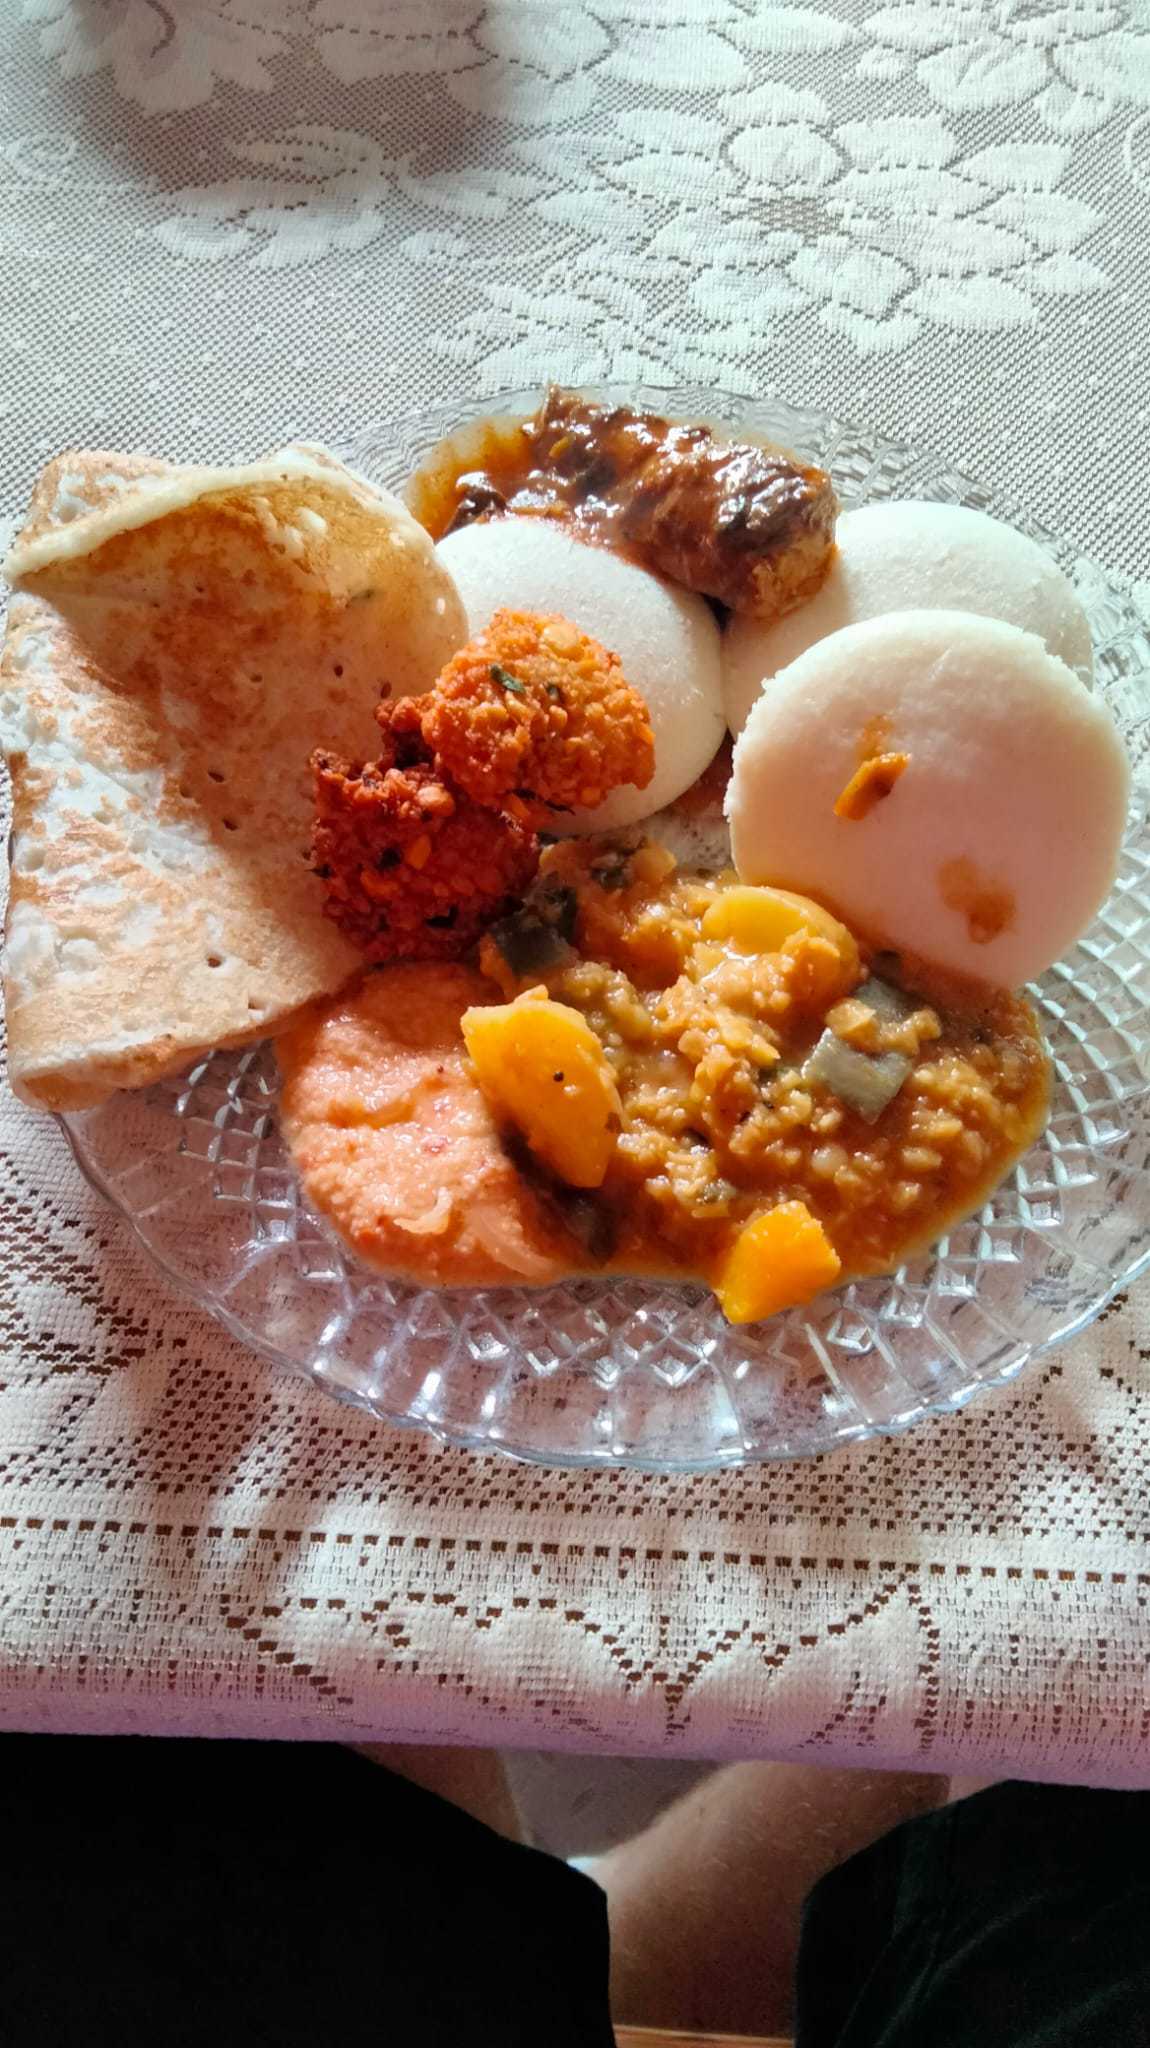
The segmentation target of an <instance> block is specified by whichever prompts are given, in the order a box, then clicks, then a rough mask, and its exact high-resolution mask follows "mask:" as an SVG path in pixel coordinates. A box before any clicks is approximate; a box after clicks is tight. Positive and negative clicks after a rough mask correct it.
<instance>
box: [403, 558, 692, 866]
mask: <svg viewBox="0 0 1150 2048" xmlns="http://www.w3.org/2000/svg"><path fill="white" fill-rule="evenodd" d="M437 553H438V555H439V558H440V560H441V561H442V563H443V564H444V566H445V568H446V569H448V570H449V571H450V574H451V576H452V577H453V578H454V581H455V585H456V588H457V590H458V591H459V594H460V596H461V598H462V599H463V604H464V608H465V610H466V612H467V617H468V623H469V627H470V631H471V634H472V636H474V635H475V634H476V633H481V632H482V631H483V629H484V627H485V626H486V625H487V623H488V621H489V619H490V618H491V615H492V613H493V612H495V611H498V609H499V607H500V605H511V606H512V607H514V608H515V609H516V610H519V611H529V612H559V613H560V614H561V615H562V616H563V617H564V618H565V619H570V621H571V623H572V625H573V626H578V628H579V630H580V632H581V633H590V634H591V635H592V636H593V637H594V638H595V639H596V640H598V641H599V642H600V643H601V644H602V646H604V647H606V648H608V649H610V650H611V652H613V653H615V654H617V655H618V657H619V659H620V661H621V662H622V664H623V673H624V675H625V676H626V678H627V680H628V682H629V683H632V684H633V685H634V687H635V689H637V690H638V691H639V692H640V693H641V695H642V696H643V698H644V700H645V702H646V705H647V709H648V711H649V713H650V716H651V729H652V731H653V733H654V735H655V773H654V775H653V777H652V779H651V781H650V782H649V783H648V784H647V787H646V789H635V788H633V787H632V786H631V785H629V784H628V785H625V786H624V787H622V788H620V789H617V790H614V791H613V792H612V794H611V795H610V796H609V797H608V798H607V800H606V802H605V803H602V804H597V805H596V807H595V809H594V810H591V811H579V812H577V813H576V814H575V816H574V817H573V818H571V819H569V820H568V821H567V823H566V826H565V829H566V830H567V831H569V832H605V831H614V830H615V829H617V828H618V827H619V826H622V825H632V824H635V823H636V822H637V821H638V820H639V819H640V818H649V817H650V816H651V814H652V812H653V811H658V810H661V809H662V808H663V806H664V804H669V803H672V802H673V801H674V799H675V798H676V797H677V796H681V795H682V793H683V791H684V790H685V789H689V788H690V786H691V784H692V782H694V781H695V780H696V778H697V777H698V776H700V775H701V774H702V772H703V770H704V768H706V767H707V765H708V763H709V762H710V761H712V760H713V759H714V756H715V754H716V752H717V751H718V748H719V746H720V744H721V742H722V739H723V736H724V733H725V730H726V728H725V725H724V722H723V704H722V693H721V690H720V686H719V629H718V627H717V625H716V624H715V619H714V615H713V613H712V612H711V609H710V607H709V606H708V605H707V604H705V603H704V601H703V599H702V598H701V597H695V596H694V595H693V594H692V593H691V592H690V591H686V590H678V589H676V587H675V585H674V584H672V583H667V582H665V581H664V580H663V578H662V577H660V576H652V575H651V574H650V573H649V572H648V571H647V570H646V569H639V568H637V567H636V566H635V565H634V563H632V562H625V561H623V560H622V559H621V558H620V557H619V556H618V555H613V554H611V553H610V552H609V551H608V550H607V549H606V548H598V547H591V546H589V545H587V544H586V543H584V542H582V541H577V540H573V539H572V537H571V535H570V534H568V533H564V532H562V531H561V530H560V529H559V528H557V527H555V526H552V525H549V524H547V523H546V522H545V521H544V520H542V519H533V518H505V519H493V520H489V521H481V522H479V523H477V524H476V525H474V526H464V527H461V528H460V531H459V532H458V533H452V534H448V536H447V538H446V540H441V541H440V543H439V547H438V550H437Z"/></svg>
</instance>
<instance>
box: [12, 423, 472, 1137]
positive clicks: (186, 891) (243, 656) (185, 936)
mask: <svg viewBox="0 0 1150 2048" xmlns="http://www.w3.org/2000/svg"><path fill="white" fill-rule="evenodd" d="M5 574H6V575H7V577H8V579H9V581H10V582H11V583H12V584H13V585H14V587H15V594H14V596H13V600H12V605H11V609H10V613H9V621H8V633H7V639H6V642H5V646H4V653H3V658H2V660H0V742H2V744H3V747H4V750H5V752H6V753H7V756H8V760H9V766H10V769H11V774H12V784H13V831H12V846H11V858H12V875H11V893H10V899H9V908H8V932H7V952H6V960H5V992H6V999H7V1012H8V1045H9V1064H10V1073H11V1078H12V1083H13V1086H14V1087H15V1089H16V1091H17V1093H19V1094H20V1095H22V1096H24V1097H25V1098H26V1099H27V1100H29V1101H33V1102H37V1103H40V1104H42V1105H44V1106H46V1107H48V1108H51V1109H64V1108H82V1107H85V1106H88V1105H90V1104H92V1103H95V1102H98V1101H101V1100H102V1099H103V1098H104V1097H105V1096H107V1095H108V1094H110V1093H111V1091H112V1090H113V1089H115V1088H120V1087H135V1086H142V1085H144V1084H146V1083H147V1082H150V1081H152V1080H155V1079H157V1078H158V1077H160V1076H161V1075H163V1074H165V1073H170V1072H175V1071H178V1069H179V1068H180V1067H181V1066H183V1065H185V1064H186V1063H187V1061H188V1060H189V1059H191V1058H192V1057H193V1056H194V1055H195V1054H196V1053H198V1052H200V1051H203V1050H206V1049H207V1048H209V1047H211V1046H213V1045H220V1044H239V1043H241V1042H243V1041H244V1040H245V1039H250V1038H255V1037H262V1036H264V1035H266V1034H267V1033H268V1032H269V1031H271V1030H273V1029H274V1028H275V1027H277V1026H278V1025H279V1024H281V1023H282V1022H283V1020H284V1019H285V1018H286V1017H287V1016H289V1015H290V1014H291V1013H292V1012H294V1011H295V1010H296V1009H297V1008H298V1007H299V1006H300V1004H302V1003H304V1002H307V1001H308V1000H309V999H311V998H312V997H314V996H317V995H321V994H325V993H328V992H330V991H332V990H334V989H336V988H338V987H339V986H340V985H341V983H342V982H344V981H345V980H346V979H347V977H348V975H349V974H350V973H351V972H352V971H353V970H354V969H355V967H356V966H357V964H358V961H357V956H356V955H355V954H354V953H353V952H352V950H351V948H350V947H349V945H348V944H347V942H346V941H345V940H344V938H343V937H342V936H341V935H340V933H338V932H337V931H336V930H335V928H334V927H333V926H332V925H331V924H330V923H329V922H327V921H326V920H325V918H324V917H323V914H322V907H321V905H322V895H321V888H320V884H319V882H318V881H317V879H316V877H315V876H314V875H313V874H312V873H311V871H310V868H309V865H308V842H309V834H310V824H311V812H312V788H311V777H310V773H309V770H308V756H309V753H310V752H311V749H312V748H313V747H315V746H326V747H331V748H333V749H335V750H336V751H337V752H339V753H342V754H348V755H351V756H353V757H355V756H359V757H361V758H362V757H364V756H366V755H370V754H371V753H372V752H373V751H374V750H375V744H376V741H377V738H378V734H377V730H376V727H375V724H374V721H373V718H372V711H373V707H374V706H375V704H376V703H377V701H378V699H379V696H380V693H381V690H385V689H390V691H391V692H392V693H393V694H394V695H402V694H406V693H408V692H411V691H415V690H423V689H426V688H428V687H430V685H431V683H432V682H433V680H434V678H435V676H436V674H437V673H438V671H439V669H440V668H441V667H442V666H443V664H444V662H446V661H447V660H448V659H449V658H450V656H451V655H452V654H453V653H454V652H455V651H456V649H457V648H458V647H459V646H460V645H461V644H462V642H463V641H464V640H465V639H466V636H467V624H466V618H465V615H464V612H463V607H462V604H461V603H460V600H459V597H458V594H457V592H456V590H455V586H454V584H453V583H452V581H451V578H450V576H449V574H448V572H447V571H446V570H445V569H444V568H443V567H442V565H441V564H440V563H439V562H438V560H437V558H436V556H435V552H434V549H433V548H432V545H431V542H430V541H429V539H428V537H427V535H426V534H425V533H424V532H423V530H422V529H421V528H420V527H419V526H417V525H416V523H415V521H414V520H413V519H412V518H411V516H410V514H409V513H408V512H407V511H406V510H405V508H404V507H403V506H402V505H401V504H400V503H399V501H398V500H397V499H395V498H392V497H390V496H389V495H388V494H386V493H381V492H378V491H376V490H374V489H373V488H372V487H371V486H370V485H369V484H367V483H365V482H364V481H363V480H362V479H360V478H359V477H357V476H356V475H354V474H353V473H352V472H351V471H350V470H347V469H345V468H343V466H342V465H341V464H339V463H337V462H335V460H334V459H333V458H332V457H330V456H327V455H325V454H324V453H323V452H322V451H320V450H303V449H287V450H285V451H283V452H282V453H280V454H278V455H276V456H273V457H270V458H269V459H268V460H267V461H264V462H260V463H256V464H252V465H249V466H248V467H246V468H240V469H233V470H218V469H217V470H210V469H190V468H188V469H177V468H171V467H169V466H166V465H164V464H162V463H156V462H152V461H149V460H147V459H145V458H141V457H127V456H123V455H112V454H103V453H100V452H92V451H83V452H78V453H70V454H67V455H64V456H61V457H59V458H58V459H57V460H56V461H54V462H53V463H51V464H50V465H49V467H48V468H47V470H46V471H45V472H44V475H43V476H42V478H41V479H40V482H39V484H38V486H37V489H36V492H35V495H34V498H33V501H32V505H31V508H30V512H29V518H28V522H27V524H26V526H25V528H24V531H23V533H22V534H21V536H20V538H19V540H18V541H17V542H16V545H15V547H14V548H13V550H12V553H11V554H10V556H9V558H8V561H7V563H6V564H5Z"/></svg>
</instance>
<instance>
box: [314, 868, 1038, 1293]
mask: <svg viewBox="0 0 1150 2048" xmlns="http://www.w3.org/2000/svg"><path fill="white" fill-rule="evenodd" d="M479 970H481V971H477V969H476V968H474V967H468V966H463V965H460V964H449V965H444V964H443V963H441V962H432V963H427V964H419V963H414V962H409V963H403V964H400V965H398V966H394V965H393V966H388V967H384V968H383V969H381V970H380V971H378V972H375V973H369V974H367V975H366V977H365V978H364V980H363V981H362V983H361V984H360V985H359V986H358V987H353V988H352V989H350V990H349V991H347V992H345V993H344V994H343V995H342V996H340V997H338V998H336V999H335V1000H334V1001H332V1002H329V1003H327V1004H324V1005H317V1006H315V1007H314V1008H313V1010H311V1011H309V1012H307V1013H305V1014H304V1016H303V1017H302V1018H301V1019H300V1020H299V1022H298V1023H297V1024H296V1025H295V1026H294V1027H293V1028H292V1029H291V1030H290V1031H288V1032H287V1033H286V1034H285V1035H284V1036H283V1037H282V1038H281V1040H280V1041H279V1046H278V1052H279V1059H280V1065H281V1068H282V1070H283V1074H284V1095H283V1104H282V1113H283V1125H284V1131H285V1136H286V1137H287V1141H288V1144H289V1147H290V1149H291V1151H292V1153H293V1156H294V1158H295V1160H296V1164H297V1166H298V1168H299V1171H300V1175H301V1178H302V1180H303V1183H304V1186H305V1188H306V1189H307V1191H308V1194H309V1196H310V1198H311V1199H312V1200H313V1201H314V1202H315V1203H316V1204H317V1206H318V1207H319V1208H320V1209H322V1210H323V1211H324V1212H325V1213H326V1214H327V1215H328V1216H329V1217H330V1218H331V1219H332V1221H333V1222H334V1223H335V1224H336V1226H337V1228H338V1229H339V1230H340V1231H341V1234H342V1235H344V1236H345V1237H346V1238H347V1239H348V1240H349V1241H350V1242H351V1243H352V1244H353V1245H354V1247H355V1249H356V1251H357V1252H358V1253H359V1255H360V1256H361V1257H363V1258H365V1259H367V1260H368V1261H369V1262H370V1263H372V1264H376V1265H379V1266H382V1267H383V1268H384V1269H385V1270H388V1271H390V1272H392V1273H394V1274H397V1275H402V1276H404V1277H407V1278H409V1279H413V1280H423V1281H430V1282H432V1283H433V1284H437V1285H441V1286H451V1285H471V1286H474V1285H492V1284H500V1283H501V1282H512V1283H520V1284H522V1283H523V1282H526V1283H527V1284H535V1285H539V1284H543V1283H545V1282H547V1281H551V1280H555V1279H559V1278H561V1277H562V1276H563V1275H564V1274H565V1273H570V1272H588V1271H597V1272H603V1273H611V1272H615V1273H636V1272H640V1273H655V1274H660V1275H667V1276H674V1277H678V1278H685V1277H699V1278H703V1279H706V1280H708V1281H709V1282H710V1283H711V1284H712V1285H713V1286H714V1287H715V1290H716V1292H717V1294H718V1296H719V1299H720V1301H721V1303H722V1305H723V1307H724V1310H725V1312H726V1313H727V1314H728V1316H730V1317H731V1319H732V1320H733V1321H738V1322H743V1321H754V1320H757V1319H758V1318H760V1317H762V1316H765V1315H769V1314H772V1313H774V1311H775V1310H776V1309H779V1308H784V1307H787V1306H789V1305H790V1304H791V1303H792V1302H797V1301H804V1300H808V1299H810V1297H811V1296H812V1295H813V1294H815V1293H817V1292H819V1291H820V1290H821V1289H823V1288H825V1287H828V1286H831V1285H833V1284H834V1283H835V1282H836V1281H837V1280H838V1279H840V1278H848V1277H850V1276H851V1275H862V1274H866V1273H875V1272H883V1271H888V1270H891V1269H893V1268H894V1267H895V1266H897V1265H898V1264H899V1263H900V1261H901V1260H902V1259H903V1258H904V1257H905V1256H907V1255H908V1254H909V1253H910V1252H912V1251H915V1250H917V1249H919V1248H921V1247H925V1246H926V1245H928V1244H929V1243H931V1242H932V1241H933V1240H934V1239H936V1238H938V1237H939V1236H941V1235H942V1234H943V1232H944V1231H945V1230H946V1228H947V1227H948V1225H949V1224H951V1223H952V1222H954V1221H956V1220H957V1219H958V1218H959V1217H961V1216H963V1215H966V1214H968V1213H969V1212H970V1211H972V1210H973V1209H975V1208H977V1207H978V1206H979V1204H980V1203H981V1201H982V1200H983V1199H984V1198H985V1196H986V1195H987V1193H988V1192H989V1191H990V1189H991V1188H993V1187H994V1186H995V1185H996V1183H997V1182H998V1181H999V1180H1000V1179H1001V1178H1002V1177H1003V1175H1004V1174H1005V1173H1006V1172H1007V1171H1008V1170H1009V1167H1010V1166H1011V1164H1012V1163H1013V1161H1014V1159H1015V1158H1016V1157H1017V1156H1018V1155H1019V1154H1020V1153H1021V1152H1022V1151H1023V1150H1024V1149H1025V1147H1026V1146H1027V1145H1028V1144H1029V1143H1030V1142H1031V1140H1032V1139H1033V1138H1034V1136H1035V1135H1036V1134H1037V1132H1038V1131H1039V1129H1040V1128H1041V1125H1042V1123H1043V1121H1044V1118H1045V1114H1046V1107H1047V1098H1048V1073H1049V1069H1048V1062H1047V1059H1046V1055H1045V1053H1044V1051H1043V1048H1042V1044H1041V1041H1040V1039H1039V1036H1038V1031H1037V1026H1036V1023H1035V1020H1034V1017H1033V1014H1032V1012H1031V1010H1030V1009H1029V1007H1028V1005H1027V1004H1026V1003H1025V1002H1023V1001H1022V1000H1021V999H1020V998H1017V997H1014V996H1009V995H1006V994H993V993H989V992H987V991H985V990H981V991H980V990H977V989H974V988H969V987H960V986H957V985H953V984H952V985H948V986H944V985H943V984H942V983H940V982H939V981H938V980H937V979H936V978H933V979H932V978H931V977H930V976H929V975H928V974H926V973H925V972H924V971H921V970H919V969H917V968H916V967H915V966H914V964H913V963H911V962H909V961H904V962H902V963H896V962H895V961H894V960H893V959H892V958H891V957H890V956H888V955H882V954H876V953H873V952H870V951H868V949H867V948H866V947H865V946H860V944H859V942H858V941H857V940H856V939H855V937H854V936H853V935H852V934H851V933H850V932H849V931H848V930H847V929H846V928H845V926H843V925H842V924H841V923H839V922H838V920H837V919H835V918H834V917H833V916H831V914H830V913H829V912H828V911H826V910H824V909H822V908H820V906H818V905H817V904H814V903H811V902H810V901H809V900H808V899H806V898H802V897H795V896H790V895H788V894H787V893H786V892H785V891H781V890H771V889H756V888H747V887H744V886H743V885H741V884H740V883H738V882H737V880H736V879H735V877H734V876H733V875H732V874H730V873H726V874H703V873H695V872H685V871H682V870H680V869H679V868H677V866H676V864H675V861H674V859H673V857H672V855H671V854H670V853H669V852H668V851H666V850H665V849H664V848H663V847H661V846H657V845H653V844H649V843H644V844H640V845H638V846H635V845H620V844H618V843H615V842H604V841H601V840H568V841H565V842H563V843H560V844H558V845H554V846H551V847H549V848H548V849H547V851H546V852H545V854H544V856H543V860H542V864H541V867H540V873H539V877H538V879H537V881H536V883H535V884H534V886H533V888H532V890H531V893H530V895H529V897H528V899H527V900H526V902H525V903H524V904H523V905H522V906H521V908H520V909H519V910H517V911H516V912H514V913H513V915H512V916H511V917H510V918H508V919H506V920H504V921H503V922H502V923H501V924H498V925H495V926H493V927H492V928H491V930H489V931H488V933H487V934H486V935H485V937H484V938H483V940H482V942H481V944H480V950H479ZM899 982H901V983H902V986H901V987H899V986H898V983H899ZM908 991H914V993H908Z"/></svg>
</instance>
